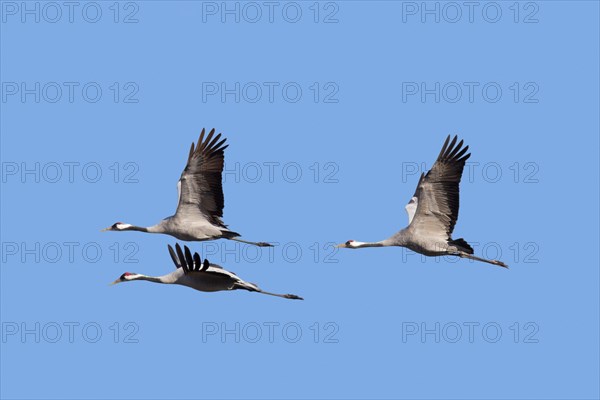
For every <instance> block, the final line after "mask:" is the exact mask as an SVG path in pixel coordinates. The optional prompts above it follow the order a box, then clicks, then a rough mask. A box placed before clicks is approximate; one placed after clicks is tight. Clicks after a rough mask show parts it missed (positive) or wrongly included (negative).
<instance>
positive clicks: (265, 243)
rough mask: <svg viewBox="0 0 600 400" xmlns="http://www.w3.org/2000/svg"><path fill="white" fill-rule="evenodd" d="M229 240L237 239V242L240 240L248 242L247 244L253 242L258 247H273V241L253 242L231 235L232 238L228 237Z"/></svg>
mask: <svg viewBox="0 0 600 400" xmlns="http://www.w3.org/2000/svg"><path fill="white" fill-rule="evenodd" d="M227 239H229V240H235V241H236V242H240V243H246V244H251V245H253V246H258V247H273V245H272V244H271V243H267V242H251V241H249V240H243V239H240V238H239V237H237V236H236V237H231V238H227Z"/></svg>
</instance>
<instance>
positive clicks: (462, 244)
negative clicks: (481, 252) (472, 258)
mask: <svg viewBox="0 0 600 400" xmlns="http://www.w3.org/2000/svg"><path fill="white" fill-rule="evenodd" d="M448 244H449V245H452V246H456V247H458V249H459V250H461V251H464V252H465V253H467V254H473V253H475V252H474V251H473V248H472V247H471V245H470V244H469V243H467V241H466V240H465V239H463V238H459V239H451V240H449V241H448Z"/></svg>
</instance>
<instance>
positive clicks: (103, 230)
mask: <svg viewBox="0 0 600 400" xmlns="http://www.w3.org/2000/svg"><path fill="white" fill-rule="evenodd" d="M106 231H112V226H109V227H108V228H104V229H101V230H100V232H106Z"/></svg>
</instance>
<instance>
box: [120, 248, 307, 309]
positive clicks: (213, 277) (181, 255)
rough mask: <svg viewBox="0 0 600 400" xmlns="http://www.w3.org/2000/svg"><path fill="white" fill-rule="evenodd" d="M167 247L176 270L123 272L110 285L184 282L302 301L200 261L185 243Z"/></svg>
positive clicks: (200, 287)
mask: <svg viewBox="0 0 600 400" xmlns="http://www.w3.org/2000/svg"><path fill="white" fill-rule="evenodd" d="M168 249H169V254H170V255H171V259H172V260H173V263H174V264H175V267H176V268H175V271H173V272H171V273H169V274H167V275H163V276H157V277H154V276H147V275H142V274H135V273H130V272H126V273H124V274H123V275H121V276H120V277H119V279H117V280H116V281H114V282H113V284H116V283H121V282H129V281H135V280H143V281H149V282H155V283H163V284H174V285H183V286H187V287H190V288H192V289H195V290H199V291H202V292H217V291H223V290H238V289H244V290H248V291H250V292H258V293H262V294H268V295H270V296H277V297H282V298H285V299H292V300H303V299H302V298H301V297H299V296H296V295H295V294H278V293H271V292H266V291H264V290H262V289H261V288H259V287H258V286H257V285H255V284H254V283H250V282H246V281H244V280H242V279H241V278H239V277H238V276H237V275H236V274H235V273H233V272H230V271H227V270H225V269H223V267H221V266H220V265H216V264H211V263H210V262H209V261H208V260H207V259H205V260H204V262H201V258H200V255H199V254H198V253H194V254H193V255H192V252H191V251H190V249H189V248H188V247H187V246H184V249H183V250H182V249H181V246H179V243H176V244H175V250H173V248H172V247H171V246H170V245H168Z"/></svg>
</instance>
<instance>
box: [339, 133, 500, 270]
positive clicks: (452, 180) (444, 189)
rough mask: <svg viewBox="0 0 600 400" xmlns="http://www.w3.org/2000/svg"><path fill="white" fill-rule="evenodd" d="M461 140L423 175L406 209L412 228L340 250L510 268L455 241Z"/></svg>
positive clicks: (446, 148) (444, 150)
mask: <svg viewBox="0 0 600 400" xmlns="http://www.w3.org/2000/svg"><path fill="white" fill-rule="evenodd" d="M457 140H458V137H457V136H454V138H453V139H452V141H450V135H448V137H447V138H446V141H445V142H444V145H443V147H442V150H441V151H440V154H439V156H438V158H437V160H436V161H435V163H434V164H433V167H431V170H429V171H428V172H427V174H425V173H421V177H420V179H419V183H418V184H417V189H416V191H415V193H414V195H413V196H412V198H411V199H410V201H409V202H408V204H407V205H406V207H405V208H406V212H407V213H408V227H406V228H404V229H402V230H401V231H399V232H398V233H396V234H394V235H393V236H391V237H390V238H388V239H385V240H381V241H379V242H359V241H356V240H348V241H347V242H345V243H342V244H339V245H338V246H336V247H338V248H347V249H360V248H365V247H386V246H400V247H406V248H409V249H411V250H413V251H415V252H417V253H420V254H424V255H426V256H432V257H433V256H444V255H452V256H458V257H461V258H468V259H471V260H476V261H482V262H486V263H490V264H493V265H498V266H500V267H504V268H508V265H506V264H505V263H503V262H502V261H499V260H488V259H485V258H480V257H477V256H475V255H473V253H474V251H473V248H472V247H471V246H470V245H469V243H467V241H466V240H464V239H462V238H460V239H452V232H453V230H454V225H455V224H456V221H457V219H458V204H459V188H458V186H459V183H460V178H461V176H462V172H463V169H464V166H465V162H466V161H467V159H469V157H470V156H471V153H468V154H467V150H468V149H469V146H466V147H464V148H463V147H462V145H463V141H462V140H461V141H460V142H459V143H458V144H457V143H456V142H457Z"/></svg>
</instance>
